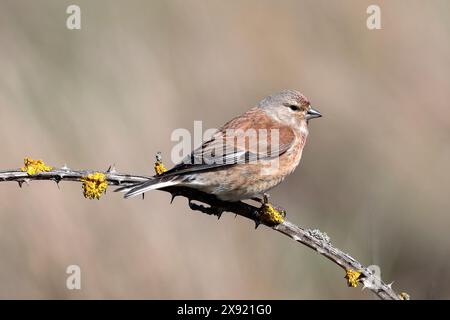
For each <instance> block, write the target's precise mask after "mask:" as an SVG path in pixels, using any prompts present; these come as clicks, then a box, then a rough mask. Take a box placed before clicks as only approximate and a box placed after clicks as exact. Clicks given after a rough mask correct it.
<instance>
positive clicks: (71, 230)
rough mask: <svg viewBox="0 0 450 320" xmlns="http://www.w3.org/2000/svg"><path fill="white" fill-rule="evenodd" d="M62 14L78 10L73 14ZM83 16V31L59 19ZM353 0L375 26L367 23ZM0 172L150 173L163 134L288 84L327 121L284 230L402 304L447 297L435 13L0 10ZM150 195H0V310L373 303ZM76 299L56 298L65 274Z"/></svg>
mask: <svg viewBox="0 0 450 320" xmlns="http://www.w3.org/2000/svg"><path fill="white" fill-rule="evenodd" d="M74 2H76V3H74ZM71 4H77V5H79V6H80V7H81V30H68V29H67V28H66V19H67V17H68V14H66V8H67V7H68V6H69V5H71ZM370 4H378V5H379V6H380V7H381V24H382V29H381V30H369V29H368V28H367V27H366V19H367V17H368V14H367V13H366V9H367V7H368V6H369V5H370ZM0 6H1V9H0V47H1V50H0V70H1V74H2V75H1V77H0V123H1V126H0V146H1V147H0V150H1V151H0V152H1V156H0V170H3V169H10V168H17V167H20V166H21V165H22V161H23V158H24V157H25V156H31V157H34V158H38V159H44V160H45V161H46V162H47V163H48V164H51V165H53V166H62V165H63V164H65V163H67V165H68V166H69V167H71V168H74V169H95V170H105V169H106V168H107V167H108V166H109V165H110V164H113V163H115V164H116V167H117V170H118V171H121V172H129V173H137V174H139V173H140V174H152V173H153V162H154V155H155V153H156V152H157V151H162V153H163V156H164V159H165V164H166V165H167V166H171V165H173V164H172V163H171V161H170V153H171V149H172V147H173V146H174V145H175V144H176V143H175V142H172V141H171V140H170V136H171V133H172V131H173V130H174V129H176V128H186V129H188V130H190V131H192V129H193V122H194V120H202V121H203V125H204V128H212V127H213V128H215V127H218V126H220V125H221V124H223V123H224V122H225V121H226V120H228V119H230V118H232V117H234V116H236V115H238V114H240V113H242V112H244V111H246V110H247V109H248V108H250V107H252V106H254V105H255V104H256V103H257V102H258V101H259V100H260V99H261V98H263V97H264V96H267V95H269V94H271V93H274V92H276V91H278V90H281V89H285V88H292V89H298V90H300V91H301V92H303V93H304V94H305V95H306V96H307V97H308V98H309V99H310V100H311V102H312V104H313V105H314V106H315V107H316V108H317V109H319V110H320V111H321V112H322V114H323V115H324V117H323V118H321V119H320V120H315V121H312V122H311V123H310V136H309V140H308V143H307V146H306V150H305V152H304V153H303V160H302V163H301V165H300V167H299V168H298V169H297V170H296V172H295V173H294V174H293V175H291V176H290V177H289V178H288V179H287V180H286V181H285V183H283V184H282V185H281V186H279V187H278V188H276V189H274V190H273V191H272V192H271V195H272V200H273V202H275V203H278V204H281V205H282V206H284V207H285V208H286V209H287V210H288V217H289V219H290V220H291V221H292V222H294V223H296V224H299V225H301V226H304V227H308V228H318V229H320V230H322V231H324V232H326V233H327V234H328V235H329V236H330V237H331V239H332V242H333V243H334V244H335V245H336V246H338V247H339V248H341V249H343V250H344V251H346V252H349V253H350V254H351V255H352V256H354V257H355V258H357V259H359V260H360V261H361V262H363V263H364V264H366V265H371V264H375V265H378V266H380V268H381V272H382V273H381V276H382V278H383V279H384V280H385V281H387V282H392V281H394V284H393V286H394V288H395V289H396V290H397V291H399V292H400V291H406V292H408V293H409V294H410V295H411V297H412V298H424V299H429V298H438V299H444V298H447V299H448V298H450V285H449V283H450V271H449V270H450V252H449V249H448V248H449V246H450V236H449V226H450V212H449V211H450V210H449V209H450V197H449V195H448V193H449V187H450V173H449V170H448V163H449V161H450V144H449V138H450V108H449V103H448V101H450V91H449V88H450V76H449V70H450V41H449V39H450V3H449V2H448V1H445V0H442V1H438V0H433V1H427V2H425V1H420V0H415V1H412V0H397V1H361V0H342V1H325V0H321V1H318V0H314V1H313V0H310V1H298V0H296V1H287V0H284V1H272V0H239V1H238V0H232V1H224V0H220V1H219V0H209V1H206V0H189V1H186V0H170V1H166V0H164V1H163V0H160V1H135V0H133V1H126V2H124V1H95V2H93V1H87V0H86V1H81V0H78V1H60V0H58V1H57V0H53V1H51V0H45V1H44V0H41V1H23V0H19V1H18V0H14V1H13V0H11V1H8V0H0ZM169 201H170V195H168V194H166V193H161V192H151V193H149V194H147V195H146V197H145V200H144V201H142V200H140V199H132V200H127V201H124V200H123V199H122V197H121V196H120V195H118V194H114V193H112V192H108V193H107V195H106V196H104V197H103V198H102V199H101V200H100V201H88V200H85V199H84V198H83V196H82V193H81V185H80V184H78V183H69V182H66V183H61V184H60V190H59V189H58V188H57V187H56V185H55V184H54V183H51V182H33V183H31V184H30V186H24V187H23V188H22V189H19V188H18V186H17V184H16V183H0V298H69V299H77V298H137V299H140V298H169V299H171V298H180V299H187V298H192V299H197V298H199V299H210V298H220V299H222V298H223V299H233V298H248V299H260V298H261V299H311V298H314V299H316V298H317V299H349V298H352V299H373V298H374V296H373V295H372V294H371V293H370V292H365V291H364V292H361V289H360V287H359V288H358V289H349V288H347V286H346V283H345V279H344V278H343V277H344V271H343V270H341V269H339V268H337V267H336V266H335V265H334V264H332V263H331V262H329V261H328V260H326V259H324V258H323V257H321V256H319V255H318V254H317V253H315V252H313V251H312V250H310V249H308V248H306V247H303V246H301V245H298V244H297V243H295V242H294V241H290V240H289V239H288V238H285V237H283V236H281V235H280V234H278V233H276V232H273V231H271V230H270V229H268V228H265V227H261V228H259V229H257V230H256V231H255V230H254V229H253V223H252V222H251V221H247V220H244V219H243V218H240V217H238V218H236V219H235V218H234V215H231V214H225V215H224V216H223V217H222V219H221V220H219V221H218V220H217V219H215V218H213V217H210V216H207V215H204V214H200V213H198V212H192V211H190V210H189V208H188V206H187V201H186V200H185V199H181V198H178V199H176V200H175V201H174V203H173V204H172V205H170V204H169ZM72 264H76V265H79V266H80V267H81V276H82V289H81V290H79V291H77V290H73V291H70V290H67V289H66V278H67V276H68V275H67V274H66V273H65V271H66V268H67V266H69V265H72Z"/></svg>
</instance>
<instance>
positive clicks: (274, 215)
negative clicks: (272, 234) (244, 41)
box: [259, 193, 286, 225]
mask: <svg viewBox="0 0 450 320" xmlns="http://www.w3.org/2000/svg"><path fill="white" fill-rule="evenodd" d="M260 200H262V201H261V203H262V205H261V207H260V208H259V214H260V220H261V222H264V223H265V224H268V225H277V224H280V223H283V222H284V218H285V217H286V210H284V209H283V208H279V207H274V206H273V205H272V204H271V203H270V202H269V194H267V193H264V194H263V198H262V199H260Z"/></svg>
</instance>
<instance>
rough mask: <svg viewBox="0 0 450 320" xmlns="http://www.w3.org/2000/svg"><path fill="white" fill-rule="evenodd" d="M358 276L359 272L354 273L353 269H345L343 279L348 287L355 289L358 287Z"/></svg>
mask: <svg viewBox="0 0 450 320" xmlns="http://www.w3.org/2000/svg"><path fill="white" fill-rule="evenodd" d="M360 276H361V272H359V271H355V270H353V269H347V271H346V275H345V278H346V279H347V284H348V286H349V287H353V288H356V287H357V286H358V282H359V277H360Z"/></svg>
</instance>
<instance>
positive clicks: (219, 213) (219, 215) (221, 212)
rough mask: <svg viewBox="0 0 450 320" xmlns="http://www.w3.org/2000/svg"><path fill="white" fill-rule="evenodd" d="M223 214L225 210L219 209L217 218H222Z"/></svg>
mask: <svg viewBox="0 0 450 320" xmlns="http://www.w3.org/2000/svg"><path fill="white" fill-rule="evenodd" d="M222 214H223V211H221V210H220V211H217V220H220V218H222Z"/></svg>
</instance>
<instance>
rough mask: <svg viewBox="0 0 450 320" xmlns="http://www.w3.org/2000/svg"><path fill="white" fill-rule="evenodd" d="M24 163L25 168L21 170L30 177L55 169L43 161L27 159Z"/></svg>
mask: <svg viewBox="0 0 450 320" xmlns="http://www.w3.org/2000/svg"><path fill="white" fill-rule="evenodd" d="M23 163H24V165H25V166H23V167H22V168H21V170H22V171H24V172H26V173H27V174H28V175H30V176H32V175H34V174H37V173H39V172H46V171H50V170H52V169H53V168H52V167H51V166H47V165H46V164H45V163H44V161H42V160H34V159H31V158H25V159H24V160H23Z"/></svg>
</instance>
